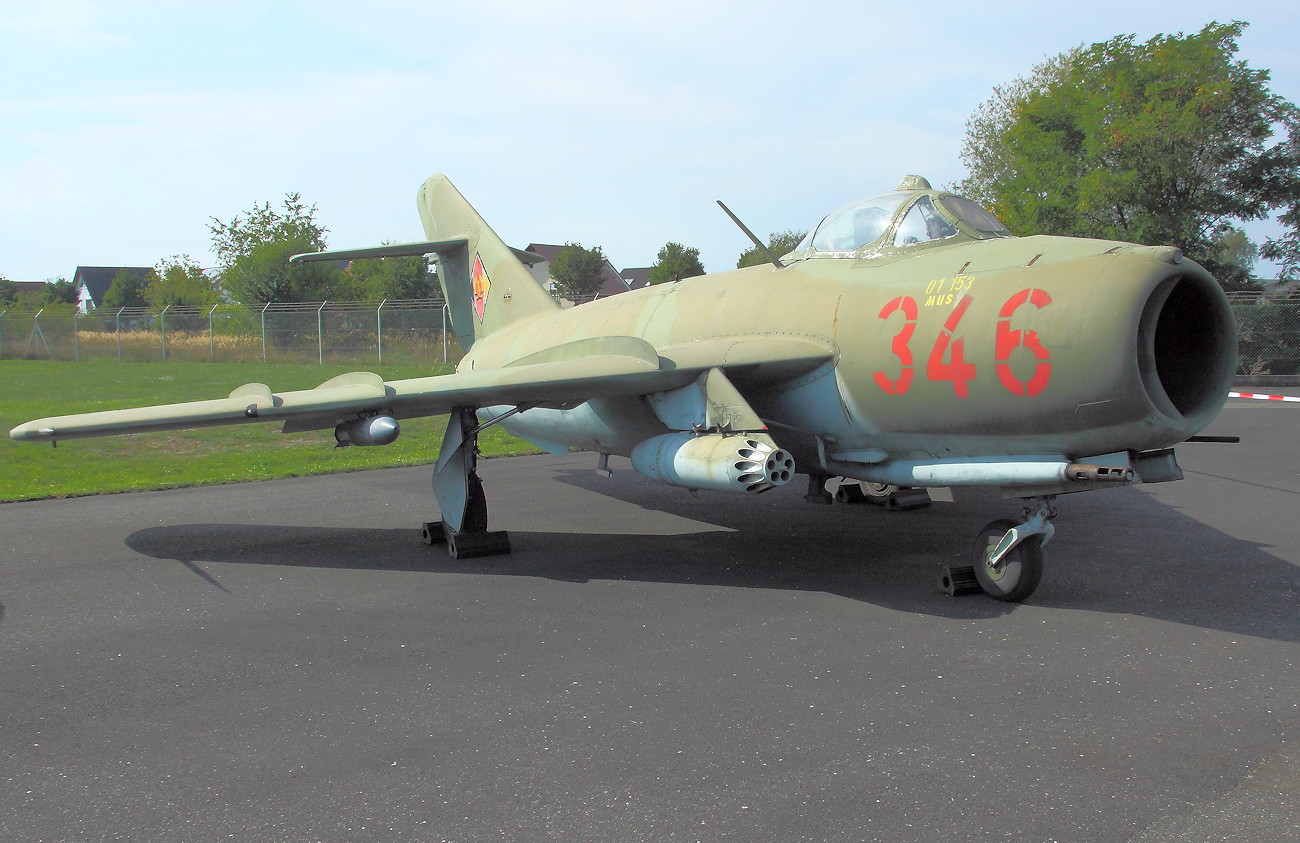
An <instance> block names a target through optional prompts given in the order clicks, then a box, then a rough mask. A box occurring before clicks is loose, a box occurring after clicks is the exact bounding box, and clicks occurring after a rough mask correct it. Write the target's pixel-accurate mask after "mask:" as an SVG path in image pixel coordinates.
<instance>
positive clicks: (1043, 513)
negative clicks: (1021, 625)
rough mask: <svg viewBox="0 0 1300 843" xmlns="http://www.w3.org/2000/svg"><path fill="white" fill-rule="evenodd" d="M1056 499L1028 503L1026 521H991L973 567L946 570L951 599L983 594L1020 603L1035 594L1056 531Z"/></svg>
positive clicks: (982, 533)
mask: <svg viewBox="0 0 1300 843" xmlns="http://www.w3.org/2000/svg"><path fill="white" fill-rule="evenodd" d="M1055 517H1056V506H1055V497H1053V496H1048V497H1041V498H1029V499H1027V500H1026V501H1025V520H1024V522H1023V523H1020V524H1017V523H1016V522H1014V521H1011V520H1009V519H999V520H997V521H991V522H989V523H988V524H986V525H985V526H984V529H982V530H980V531H979V533H978V534H977V535H976V536H975V542H974V545H973V546H972V547H971V553H970V561H971V564H970V565H966V566H955V567H949V568H945V569H944V570H943V573H942V576H941V577H940V585H941V586H942V587H943V590H944V593H945V594H948V595H950V596H955V595H958V594H973V593H975V592H977V591H983V592H984V593H985V594H987V595H989V596H990V597H992V598H994V599H996V600H1004V601H1006V602H1008V603H1018V602H1020V601H1021V600H1024V599H1025V598H1026V597H1028V596H1029V595H1031V594H1033V593H1034V589H1036V588H1038V583H1039V581H1040V580H1041V579H1042V578H1043V545H1044V544H1046V543H1047V542H1048V541H1049V540H1050V539H1051V538H1052V535H1053V534H1054V533H1055V532H1056V528H1055V527H1054V526H1053V525H1052V521H1051V519H1053V518H1055Z"/></svg>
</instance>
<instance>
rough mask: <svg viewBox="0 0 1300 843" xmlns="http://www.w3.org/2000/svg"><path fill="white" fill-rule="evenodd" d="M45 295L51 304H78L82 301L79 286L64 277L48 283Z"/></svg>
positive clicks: (50, 280)
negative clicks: (78, 290)
mask: <svg viewBox="0 0 1300 843" xmlns="http://www.w3.org/2000/svg"><path fill="white" fill-rule="evenodd" d="M44 295H45V301H46V302H48V303H49V304H77V303H79V302H80V301H81V296H80V295H79V294H78V292H77V285H76V284H73V283H72V282H71V281H69V280H68V279H66V278H63V277H59V278H51V279H49V280H48V281H46V282H45V290H44Z"/></svg>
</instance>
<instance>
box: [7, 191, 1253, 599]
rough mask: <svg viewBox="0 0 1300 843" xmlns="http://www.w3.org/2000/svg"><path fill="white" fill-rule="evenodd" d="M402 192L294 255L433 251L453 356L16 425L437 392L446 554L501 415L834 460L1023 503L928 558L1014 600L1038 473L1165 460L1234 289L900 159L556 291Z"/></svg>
mask: <svg viewBox="0 0 1300 843" xmlns="http://www.w3.org/2000/svg"><path fill="white" fill-rule="evenodd" d="M417 202H418V207H419V212H420V216H421V218H422V221H423V223H424V230H425V236H426V240H425V241H423V242H419V243H409V244H398V245H389V246H379V247H374V248H369V249H355V250H342V251H331V252H320V253H314V254H308V255H298V256H296V257H295V258H294V260H300V261H309V260H336V259H343V258H362V257H367V258H373V257H384V256H401V255H433V256H435V258H436V261H437V269H438V279H439V282H440V284H441V285H442V289H443V292H444V294H445V296H446V300H447V302H448V305H449V310H450V316H451V321H452V326H453V329H454V331H455V333H456V336H457V339H458V340H459V342H460V344H461V347H462V348H463V349H465V350H466V354H465V357H464V359H463V360H462V361H461V362H460V364H459V365H458V367H457V370H456V372H455V373H454V374H449V375H439V376H433V377H424V378H414V379H407V380H393V381H385V380H384V379H383V378H382V377H381V376H379V375H377V374H372V373H369V372H355V373H352V374H347V375H342V376H340V377H336V378H333V379H331V380H329V381H327V382H325V383H323V384H321V385H320V386H319V387H317V388H315V389H311V390H304V391H297V392H282V393H275V392H272V391H271V389H270V388H269V387H268V386H266V385H263V384H248V385H245V386H241V387H239V388H237V389H235V390H234V391H233V392H231V393H230V395H229V397H227V398H222V399H216V400H212V401H199V402H191V403H184V404H170V405H164V406H156V407H144V408H138V409H127V410H113V411H107V412H98V413H88V414H84V415H76V416H65V417H60V418H48V419H39V420H37V421H33V422H28V423H27V424H23V425H20V426H18V427H16V428H14V429H13V430H12V431H11V433H10V435H11V436H12V437H13V438H14V439H20V440H25V441H57V440H59V439H74V438H79V437H87V436H103V435H110V434H120V433H133V432H139V431H148V430H165V429H173V428H186V427H202V426H209V425H224V424H236V423H242V422H277V423H280V424H282V425H283V430H284V431H285V432H290V433H291V432H300V431H310V430H333V431H334V435H335V439H336V440H337V442H338V443H339V444H344V445H347V444H350V445H365V446H377V445H386V444H389V443H391V442H392V441H393V440H394V439H395V438H396V437H397V435H398V431H399V422H400V420H401V419H404V418H410V417H414V416H424V415H438V414H450V419H449V421H448V426H447V431H446V435H445V436H444V438H443V441H442V446H441V451H440V453H439V455H438V459H437V461H436V463H435V465H434V469H433V490H434V494H435V496H436V498H437V501H438V505H439V508H440V510H441V521H439V522H431V523H429V524H427V525H426V526H425V537H426V540H428V541H430V542H443V541H445V542H446V543H447V545H448V548H449V551H450V552H451V553H452V555H454V556H471V555H486V554H490V553H499V552H507V551H508V549H509V543H508V540H507V537H506V535H505V533H503V532H492V531H489V530H488V529H487V527H488V524H487V501H486V498H485V495H484V493H483V487H482V485H481V483H480V482H479V479H478V476H477V474H476V472H475V459H476V448H475V445H476V441H477V436H478V434H479V433H480V432H481V431H482V430H483V429H485V428H486V427H487V426H490V425H493V424H501V425H503V426H504V427H505V428H507V429H508V430H509V431H511V432H512V433H514V434H516V435H518V436H520V437H522V438H523V439H526V440H528V441H530V442H532V443H535V444H536V445H538V446H539V447H542V448H544V449H546V450H548V451H551V452H553V453H557V454H558V453H563V452H565V451H566V450H568V449H570V448H576V449H582V450H588V451H594V452H596V453H597V454H599V455H600V462H601V465H602V466H604V465H605V461H606V459H607V458H608V456H609V455H614V454H617V455H621V456H624V457H629V458H630V459H631V461H632V465H633V466H634V467H635V469H636V470H637V471H638V472H640V473H641V474H643V475H645V476H646V477H649V478H651V479H653V480H656V481H658V482H660V483H665V484H668V485H671V486H679V487H683V488H685V489H691V490H718V491H732V492H737V493H742V494H745V493H748V494H758V493H762V492H765V491H767V490H769V489H772V488H775V487H777V486H781V485H783V484H785V483H787V482H789V481H790V480H791V479H792V478H793V477H794V475H796V474H802V475H806V476H807V477H808V480H809V495H808V497H809V499H811V500H827V499H829V494H828V493H827V492H826V491H825V490H826V488H827V484H828V482H829V481H832V480H835V479H837V478H843V480H841V481H840V482H841V483H845V482H848V483H850V484H863V485H866V484H875V486H874V488H879V487H880V486H882V485H890V486H896V487H903V488H910V489H924V488H926V487H955V486H983V487H996V488H999V489H1001V490H1002V492H1003V494H1004V495H1005V496H1006V497H1008V498H1009V499H1013V500H1014V499H1019V501H1020V502H1021V504H1022V505H1021V506H1020V507H1019V509H1021V510H1022V514H1021V515H1020V517H1018V518H1015V519H1013V520H1005V521H995V522H993V523H991V524H989V525H987V526H986V527H984V529H982V530H981V531H979V533H978V534H977V536H976V538H975V541H974V549H973V551H972V553H971V558H970V566H969V567H965V566H963V567H961V568H953V569H950V570H949V571H948V573H947V575H946V577H947V579H945V583H946V584H948V585H949V586H950V587H951V588H952V589H954V590H970V589H973V588H974V587H975V585H976V584H978V587H979V588H982V589H983V590H984V591H985V592H987V593H988V594H989V595H991V596H993V597H995V598H998V599H1001V600H1008V601H1017V600H1023V599H1024V598H1026V597H1027V596H1029V594H1031V593H1032V592H1033V590H1034V589H1035V588H1036V587H1037V585H1038V582H1039V579H1040V577H1041V575H1042V567H1043V555H1042V545H1043V544H1045V543H1046V542H1047V541H1048V540H1049V539H1050V538H1051V537H1052V533H1053V525H1052V518H1053V516H1054V515H1055V514H1056V505H1057V504H1056V502H1057V498H1058V496H1060V495H1064V494H1068V493H1073V492H1081V491H1090V490H1097V489H1105V488H1116V487H1122V486H1126V485H1129V484H1133V483H1138V482H1145V483H1154V482H1163V481H1168V480H1177V479H1180V478H1181V476H1182V475H1181V472H1180V470H1179V468H1178V465H1177V462H1176V461H1175V458H1174V451H1173V447H1174V446H1175V445H1177V444H1179V443H1180V442H1183V441H1186V440H1188V439H1190V438H1192V437H1194V436H1195V435H1196V434H1197V432H1198V431H1200V430H1202V429H1203V428H1204V427H1205V426H1206V425H1208V424H1209V423H1210V422H1211V421H1212V420H1213V419H1214V417H1215V416H1216V414H1217V413H1218V412H1219V410H1220V408H1221V407H1222V405H1223V402H1224V397H1225V395H1226V394H1227V392H1228V389H1229V388H1230V383H1231V378H1232V375H1233V371H1234V368H1235V357H1236V351H1235V343H1236V334H1235V327H1234V324H1233V318H1232V313H1231V311H1230V309H1229V307H1228V303H1227V300H1226V298H1225V296H1224V294H1223V292H1222V290H1221V289H1220V287H1219V285H1218V283H1216V281H1215V280H1214V278H1213V277H1212V276H1211V275H1210V273H1209V272H1207V271H1206V270H1205V269H1203V268H1202V267H1200V266H1199V265H1197V264H1196V263H1194V262H1192V261H1190V260H1187V259H1186V258H1184V257H1183V255H1182V254H1181V253H1180V252H1179V250H1178V249H1176V248H1172V247H1168V246H1142V245H1136V244H1132V243H1121V242H1113V241H1102V240H1088V239H1077V238H1069V237H1049V236H1034V237H1015V236H1012V235H1011V234H1010V233H1009V232H1008V231H1007V229H1006V228H1005V227H1004V226H1003V225H1002V223H1001V222H999V221H998V220H997V219H996V218H995V217H994V216H993V215H991V214H990V213H989V212H987V211H986V210H985V209H983V208H981V207H980V206H979V205H977V204H975V203H973V202H970V201H968V200H966V199H963V198H961V197H959V196H955V195H953V194H951V193H947V192H944V191H940V190H934V189H932V188H931V187H930V185H929V184H928V183H927V182H926V181H925V180H924V179H921V178H919V177H916V176H908V177H907V178H905V179H904V180H903V182H902V183H901V184H900V185H899V186H898V188H897V189H896V190H893V191H890V192H887V193H882V194H879V195H877V196H873V197H871V198H869V199H865V200H862V201H859V202H855V203H853V204H851V205H848V206H846V207H844V208H841V209H840V210H838V211H836V212H834V213H832V214H830V215H829V216H827V217H826V218H825V219H823V220H822V221H821V222H820V223H818V224H817V225H816V226H815V227H814V228H813V229H812V231H811V232H810V233H809V234H808V236H807V238H805V240H804V241H803V242H802V243H800V244H799V246H798V247H797V248H795V250H794V251H792V252H790V253H789V254H786V255H784V256H781V257H779V258H778V257H776V256H770V258H771V260H770V262H769V263H768V264H765V265H762V266H756V267H748V268H745V269H737V270H732V271H727V272H719V273H714V274H710V275H703V276H698V277H694V278H685V279H681V280H679V281H676V282H673V283H666V284H660V285H656V286H651V287H646V288H643V289H638V290H633V291H631V292H627V293H623V294H620V295H616V296H612V297H609V298H605V299H600V300H597V301H593V302H590V303H587V304H582V305H578V306H576V307H569V308H565V307H561V306H560V305H559V304H557V303H556V301H555V300H554V299H553V298H552V297H551V296H550V295H549V293H548V292H547V291H546V289H545V288H544V287H543V286H542V284H540V283H539V282H538V281H537V280H536V279H535V278H534V277H533V275H532V274H531V273H530V272H529V269H528V267H527V265H526V261H528V260H530V259H531V258H530V256H529V255H528V254H527V253H521V252H519V251H517V250H514V249H511V248H510V247H508V246H507V245H506V244H505V243H504V242H503V241H502V240H501V239H500V238H499V237H498V236H497V235H496V233H495V232H493V230H492V229H491V228H489V227H488V225H487V223H486V222H484V220H483V219H482V218H481V217H480V216H479V215H478V214H477V213H476V212H475V211H474V209H473V208H472V207H471V206H470V205H469V203H468V202H467V201H466V200H465V198H464V197H463V196H461V194H460V193H459V192H458V191H457V190H456V188H455V187H453V186H452V184H451V182H450V181H448V180H447V179H446V178H445V177H444V176H441V175H436V176H433V177H432V178H430V179H429V180H428V181H426V182H425V183H424V184H423V185H422V186H421V187H420V189H419V193H418V196H417ZM742 227H743V226H742ZM747 233H748V230H747ZM751 236H752V235H751ZM756 242H758V241H757V240H756ZM759 245H760V246H762V244H761V243H759ZM848 488H849V489H850V490H852V489H853V488H854V487H853V486H852V485H850V486H849V487H848Z"/></svg>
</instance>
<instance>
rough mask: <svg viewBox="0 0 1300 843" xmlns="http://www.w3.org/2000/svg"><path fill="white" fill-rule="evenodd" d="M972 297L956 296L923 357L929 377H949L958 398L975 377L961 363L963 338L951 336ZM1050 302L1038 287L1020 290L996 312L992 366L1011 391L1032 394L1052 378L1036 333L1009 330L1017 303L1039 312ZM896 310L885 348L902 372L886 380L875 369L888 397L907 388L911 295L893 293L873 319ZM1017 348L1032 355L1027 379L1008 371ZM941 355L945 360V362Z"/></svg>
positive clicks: (969, 367)
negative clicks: (899, 319)
mask: <svg viewBox="0 0 1300 843" xmlns="http://www.w3.org/2000/svg"><path fill="white" fill-rule="evenodd" d="M973 301H974V298H972V297H971V296H969V295H966V296H962V297H961V299H960V300H958V302H957V305H956V306H955V307H954V308H953V310H952V313H951V314H950V315H949V316H948V319H947V320H946V321H945V322H944V323H943V329H942V330H941V331H939V336H937V337H936V338H935V340H934V347H933V348H932V349H931V350H930V357H929V359H928V360H927V361H926V367H925V374H926V377H928V378H929V379H930V380H932V381H951V382H952V388H953V392H954V393H955V394H956V396H957V397H958V398H966V397H967V396H968V395H969V394H970V391H969V388H968V386H969V383H970V381H972V380H974V379H975V364H973V363H967V362H966V357H965V340H963V339H962V338H961V337H959V336H957V328H958V325H959V323H960V322H961V320H962V317H963V316H965V315H966V311H967V310H968V309H969V308H970V305H971V302H973ZM1051 303H1052V297H1051V296H1049V295H1048V294H1047V293H1046V292H1044V291H1043V290H1021V291H1020V292H1018V293H1016V294H1015V295H1013V296H1012V297H1011V298H1009V299H1007V300H1006V302H1004V303H1003V305H1002V308H1001V310H999V311H998V325H997V332H996V334H995V342H994V354H993V364H994V365H993V369H994V371H995V372H996V373H997V376H998V381H999V382H1001V384H1002V385H1003V386H1004V387H1005V388H1006V389H1007V391H1009V392H1011V393H1012V394H1014V395H1024V396H1034V395H1038V394H1039V393H1041V392H1042V391H1043V390H1044V389H1046V388H1047V384H1048V382H1049V381H1051V379H1052V362H1051V355H1050V354H1049V353H1048V351H1047V349H1046V348H1044V347H1043V343H1042V341H1041V340H1039V338H1038V332H1037V331H1032V330H1028V331H1022V330H1019V329H1017V330H1012V328H1011V317H1012V316H1013V315H1014V314H1015V312H1016V311H1017V310H1018V309H1019V308H1020V307H1021V306H1023V305H1026V304H1028V305H1032V306H1033V307H1035V308H1037V309H1039V310H1042V309H1043V308H1045V307H1047V306H1048V305H1049V304H1051ZM896 311H901V312H902V314H903V325H902V327H901V328H900V329H899V331H898V333H897V334H895V335H894V337H893V342H892V343H891V345H890V351H891V352H892V353H893V355H894V356H895V357H897V358H898V362H899V364H900V365H901V366H902V374H900V375H899V376H898V377H897V378H890V377H889V376H888V375H886V374H885V373H884V372H876V373H875V379H876V384H877V385H878V386H879V387H880V388H881V389H882V390H884V391H885V392H887V393H889V394H890V395H903V394H904V393H906V392H907V391H908V390H909V389H910V388H911V386H912V375H913V372H912V349H911V347H910V346H909V343H910V342H911V339H912V334H913V333H915V332H916V319H917V315H918V312H917V306H916V299H914V298H912V297H911V296H899V297H898V298H896V299H893V300H892V301H890V302H889V303H888V304H886V305H885V306H884V307H883V308H881V309H880V313H879V314H878V318H880V319H888V318H889V317H890V316H892V315H893V314H894V313H895V312H896ZM1017 348H1024V349H1026V350H1027V351H1028V352H1029V353H1030V354H1031V355H1032V356H1033V358H1034V371H1033V374H1032V375H1030V377H1029V379H1028V380H1022V379H1021V378H1018V377H1016V375H1015V373H1014V372H1012V371H1011V353H1012V352H1013V351H1015V350H1016V349H1017ZM945 358H946V360H945Z"/></svg>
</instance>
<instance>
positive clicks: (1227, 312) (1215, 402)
mask: <svg viewBox="0 0 1300 843" xmlns="http://www.w3.org/2000/svg"><path fill="white" fill-rule="evenodd" d="M1236 336H1237V331H1236V325H1235V323H1234V320H1233V317H1232V310H1231V309H1230V308H1229V306H1228V302H1227V299H1226V297H1225V296H1224V295H1223V291H1222V290H1221V289H1220V288H1219V286H1218V284H1217V283H1216V282H1215V281H1214V280H1213V279H1212V278H1210V277H1209V276H1208V275H1205V276H1202V275H1199V274H1195V275H1194V274H1190V273H1189V274H1181V275H1175V276H1172V277H1171V278H1168V279H1166V280H1165V281H1164V282H1162V283H1161V284H1160V285H1159V286H1157V287H1156V289H1155V290H1153V291H1152V293H1151V295H1150V297H1149V298H1148V299H1147V303H1146V306H1145V308H1144V309H1143V312H1142V321H1141V323H1140V327H1139V330H1138V360H1139V362H1140V365H1141V371H1142V383H1143V385H1144V386H1145V387H1146V391H1147V394H1148V396H1149V397H1150V398H1151V401H1152V403H1154V404H1155V406H1156V407H1157V408H1159V409H1160V411H1161V412H1163V413H1165V414H1166V415H1168V416H1170V417H1172V418H1182V419H1186V420H1188V421H1192V422H1196V421H1200V420H1202V419H1204V420H1205V421H1206V422H1208V421H1209V419H1211V418H1213V416H1214V414H1216V413H1217V412H1218V411H1219V410H1220V408H1222V406H1223V400H1224V397H1225V396H1226V395H1227V393H1228V390H1229V389H1230V388H1231V385H1232V376H1233V373H1234V371H1235V370H1236V365H1237V353H1236V342H1237V340H1236Z"/></svg>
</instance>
